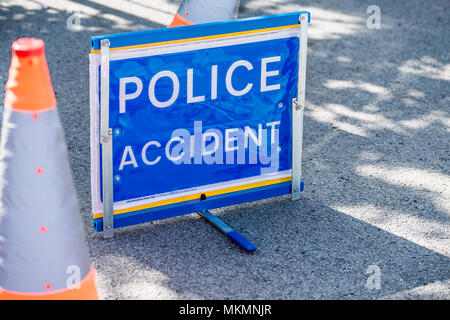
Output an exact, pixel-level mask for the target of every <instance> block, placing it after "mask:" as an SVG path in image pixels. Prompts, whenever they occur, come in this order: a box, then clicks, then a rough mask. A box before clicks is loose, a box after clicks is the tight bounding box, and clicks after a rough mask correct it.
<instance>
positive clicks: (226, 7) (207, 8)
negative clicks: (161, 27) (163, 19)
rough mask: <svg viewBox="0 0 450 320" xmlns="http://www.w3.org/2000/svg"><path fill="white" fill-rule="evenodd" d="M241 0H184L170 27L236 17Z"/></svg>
mask: <svg viewBox="0 0 450 320" xmlns="http://www.w3.org/2000/svg"><path fill="white" fill-rule="evenodd" d="M238 11H239V0H222V1H217V0H183V2H182V3H181V5H180V8H179V9H178V12H177V13H176V14H175V15H174V17H173V20H172V23H171V24H170V25H169V28H170V27H179V26H186V25H190V24H197V23H206V22H217V21H224V20H232V19H236V18H237V16H238Z"/></svg>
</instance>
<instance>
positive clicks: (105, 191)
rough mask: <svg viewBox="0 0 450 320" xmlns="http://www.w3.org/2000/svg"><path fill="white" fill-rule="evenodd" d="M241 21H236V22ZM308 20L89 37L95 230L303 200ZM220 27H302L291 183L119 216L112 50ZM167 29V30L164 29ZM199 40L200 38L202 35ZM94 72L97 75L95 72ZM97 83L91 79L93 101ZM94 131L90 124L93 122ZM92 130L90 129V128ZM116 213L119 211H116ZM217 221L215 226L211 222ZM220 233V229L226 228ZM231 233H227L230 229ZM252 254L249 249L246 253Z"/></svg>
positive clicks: (291, 17) (259, 20) (304, 15)
mask: <svg viewBox="0 0 450 320" xmlns="http://www.w3.org/2000/svg"><path fill="white" fill-rule="evenodd" d="M236 22H238V23H236ZM309 22H310V13H309V12H306V11H303V12H295V13H289V14H282V15H273V16H265V17H256V18H247V19H239V20H232V21H226V22H217V23H208V24H201V25H192V26H185V27H179V28H170V29H159V30H151V31H142V32H131V33H127V34H118V35H107V36H99V37H92V38H91V56H92V54H97V53H100V56H101V64H100V87H99V90H100V114H101V115H100V123H99V127H100V136H99V137H100V141H99V142H100V145H101V147H100V148H101V164H102V166H101V168H102V172H101V174H102V191H101V192H102V198H103V214H102V217H100V218H94V229H95V230H96V231H99V232H101V231H103V234H104V237H105V238H110V237H112V236H113V235H114V228H119V227H124V226H127V225H132V224H137V223H143V222H148V221H153V220H159V219H164V218H169V217H174V216H178V215H183V214H188V213H193V212H202V214H201V215H202V216H203V217H208V220H209V221H210V222H212V221H216V220H215V219H213V218H211V215H210V214H208V213H207V210H209V209H213V208H218V207H224V206H228V205H234V204H238V203H243V202H249V201H254V200H260V199H265V198H269V197H275V196H280V195H284V194H291V199H292V200H297V199H299V198H300V193H301V191H303V187H304V184H303V181H302V180H301V176H302V142H303V113H304V106H305V81H306V55H307V32H308V24H309ZM212 25H216V26H221V27H223V29H224V30H226V32H227V33H229V34H230V35H233V34H236V33H245V32H250V31H251V30H261V29H267V28H268V27H270V28H274V29H282V28H287V27H293V26H294V27H297V28H298V29H299V32H298V37H299V42H300V46H299V68H298V83H297V97H296V98H294V99H292V132H291V137H292V138H291V142H292V178H291V179H288V181H279V182H278V183H273V184H268V185H261V186H258V185H255V186H253V187H251V188H248V189H244V190H240V191H235V192H230V193H226V194H218V195H212V196H209V195H208V196H207V195H206V194H202V195H201V197H200V198H199V199H186V201H181V202H175V203H171V204H168V205H161V206H154V207H149V208H145V209H142V210H138V211H133V212H127V213H121V214H117V215H116V212H114V198H113V187H114V177H113V159H112V152H113V148H112V147H113V134H112V128H110V125H109V72H110V71H109V63H110V51H115V50H128V49H133V48H140V47H145V46H152V45H154V44H155V43H162V42H177V41H180V40H182V39H194V40H195V39H197V38H196V37H194V36H193V35H197V37H198V39H200V38H207V37H208V36H211V34H210V33H211V31H210V30H211V28H210V27H211V26H212ZM163 30H164V31H163ZM199 36H201V37H199ZM91 72H94V71H93V69H92V68H91ZM92 87H93V82H92V78H91V100H92V92H93V91H92V90H93V89H92ZM91 127H92V120H91ZM91 129H92V128H91ZM117 213H118V212H117ZM212 223H213V222H212ZM219 229H221V230H222V231H223V230H224V227H223V226H221V227H220V228H219ZM226 230H228V229H226ZM248 251H251V250H248Z"/></svg>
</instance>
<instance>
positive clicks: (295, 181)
mask: <svg viewBox="0 0 450 320" xmlns="http://www.w3.org/2000/svg"><path fill="white" fill-rule="evenodd" d="M299 22H300V35H299V37H300V40H299V41H300V48H299V66H298V83H297V98H294V99H293V100H292V194H291V199H292V200H298V199H300V194H301V188H300V181H301V180H302V149H303V110H304V107H305V81H306V53H307V48H308V14H306V13H303V14H301V15H300V16H299Z"/></svg>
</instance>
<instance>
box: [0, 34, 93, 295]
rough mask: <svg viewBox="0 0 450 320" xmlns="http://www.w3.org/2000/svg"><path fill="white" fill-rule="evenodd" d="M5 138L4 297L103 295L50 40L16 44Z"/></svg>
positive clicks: (0, 270) (0, 271)
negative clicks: (47, 45) (51, 66)
mask: <svg viewBox="0 0 450 320" xmlns="http://www.w3.org/2000/svg"><path fill="white" fill-rule="evenodd" d="M2 121H3V124H2V137H1V145H0V300H4V299H7V300H25V299H39V300H43V299H58V300H60V299H64V300H68V299H83V300H84V299H86V300H87V299H98V294H97V288H96V285H95V270H94V269H93V268H91V266H90V262H89V254H88V248H87V245H86V242H85V234H84V229H83V224H82V222H81V218H80V214H79V209H78V202H77V198H76V194H75V189H74V187H73V183H72V177H71V172H70V167H69V163H68V157H67V149H66V145H65V141H64V135H63V130H62V127H61V123H60V120H59V115H58V112H57V109H56V99H55V94H54V92H53V88H52V84H51V80H50V74H49V71H48V67H47V61H46V59H45V52H44V42H43V41H42V40H40V39H34V38H23V39H19V40H17V41H15V42H14V43H13V45H12V60H11V66H10V70H9V78H8V82H7V84H6V95H5V108H4V111H3V120H2Z"/></svg>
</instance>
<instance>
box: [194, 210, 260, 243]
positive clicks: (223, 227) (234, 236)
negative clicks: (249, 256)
mask: <svg viewBox="0 0 450 320" xmlns="http://www.w3.org/2000/svg"><path fill="white" fill-rule="evenodd" d="M198 214H199V215H200V216H201V217H202V218H205V219H206V220H207V221H208V222H210V223H211V224H212V225H213V226H214V227H216V228H217V229H219V230H220V231H221V232H222V233H224V234H226V235H227V236H228V237H229V238H230V239H231V240H233V241H234V242H236V243H237V244H238V245H239V246H241V247H242V248H243V249H244V250H245V251H247V252H252V251H255V250H256V247H255V245H254V244H253V243H251V242H250V241H248V240H247V239H246V238H245V237H244V236H243V235H241V234H240V233H238V232H237V231H234V230H233V229H232V228H231V227H230V226H229V225H227V224H225V223H224V222H223V221H222V220H220V219H219V218H217V217H216V216H215V215H213V214H212V213H211V212H209V211H203V212H198Z"/></svg>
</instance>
